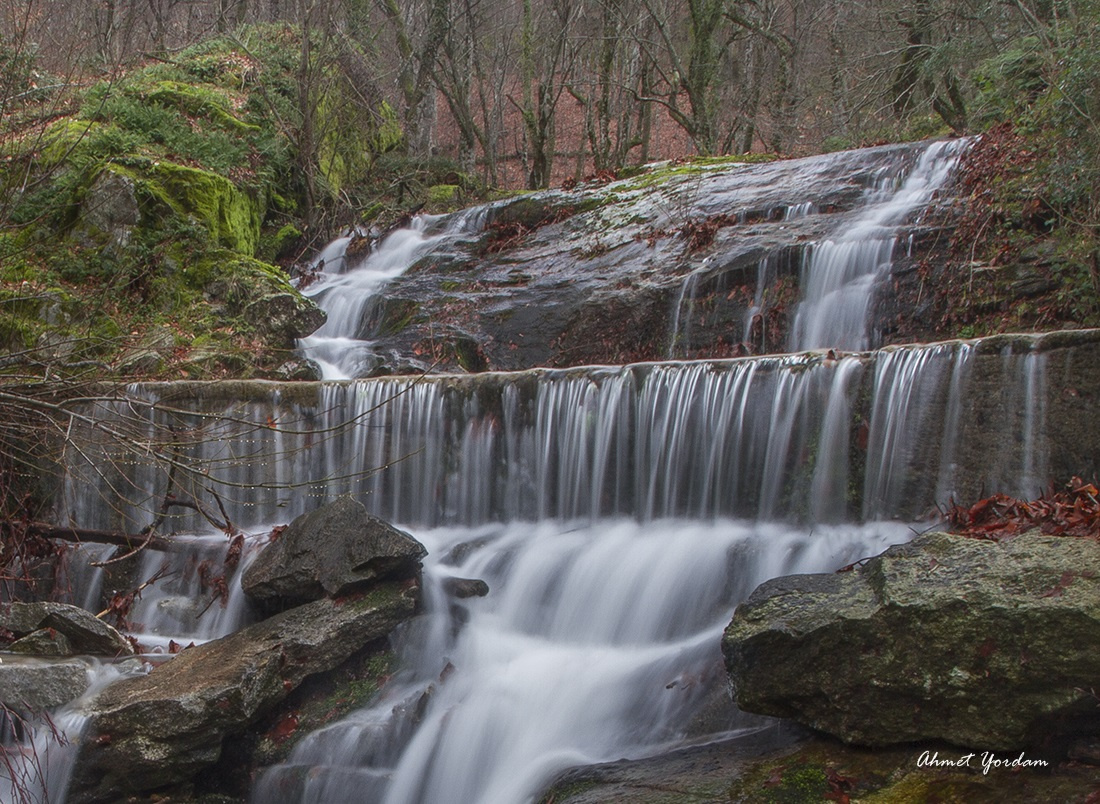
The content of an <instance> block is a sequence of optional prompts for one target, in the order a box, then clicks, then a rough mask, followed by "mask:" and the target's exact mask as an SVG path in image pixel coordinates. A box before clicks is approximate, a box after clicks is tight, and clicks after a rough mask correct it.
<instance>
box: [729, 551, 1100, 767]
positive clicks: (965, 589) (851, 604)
mask: <svg viewBox="0 0 1100 804" xmlns="http://www.w3.org/2000/svg"><path fill="white" fill-rule="evenodd" d="M1098 570H1100V544H1098V543H1097V542H1095V541H1093V540H1089V539H1074V538H1069V537H1061V538H1060V537H1044V536H1040V535H1038V534H1037V533H1032V534H1025V535H1023V536H1018V537H1016V538H1014V539H1011V540H1006V541H1003V542H992V541H980V540H975V539H969V538H964V537H962V536H956V535H950V534H945V533H933V534H929V535H925V536H922V537H920V538H918V539H916V540H914V541H913V542H910V543H909V544H905V545H900V546H895V547H892V548H890V549H889V550H887V551H886V552H885V553H883V554H882V555H880V556H878V557H875V558H873V559H871V560H870V561H868V562H867V563H866V564H864V565H863V566H862V567H857V568H855V569H853V570H851V571H848V572H838V573H835V574H826V575H796V576H788V577H783V578H777V579H774V580H771V581H768V582H766V583H764V584H762V585H761V586H760V587H759V588H758V589H757V590H756V591H755V592H754V593H753V594H752V596H751V597H750V598H749V600H748V601H746V602H745V603H744V604H742V605H741V606H739V607H738V608H737V611H736V612H735V614H734V617H733V621H732V622H731V623H730V625H729V627H728V628H727V630H726V632H725V636H724V638H723V641H722V650H723V653H724V654H725V659H726V667H727V670H728V671H729V675H730V680H731V682H732V686H733V690H734V694H735V698H736V701H737V703H738V705H739V706H740V707H742V708H743V709H745V710H747V711H750V712H758V713H761V714H767V715H775V716H778V717H786V718H794V719H795V720H798V721H800V722H802V723H804V724H806V725H808V726H811V727H813V728H815V729H819V730H821V731H824V732H827V733H829V734H833V735H835V736H837V737H839V738H841V739H842V740H844V741H845V742H848V743H854V744H862V745H869V746H883V745H891V744H897V743H905V742H911V741H917V740H926V739H934V740H944V741H946V742H948V743H952V744H954V745H958V746H963V747H968V748H973V749H975V750H987V751H999V750H1005V751H1008V750H1019V749H1023V748H1030V747H1035V746H1038V745H1044V744H1046V743H1048V742H1049V741H1050V740H1051V739H1053V738H1056V737H1059V736H1061V735H1070V734H1072V733H1074V732H1082V731H1083V732H1085V733H1092V734H1096V733H1100V709H1098V708H1097V705H1096V695H1095V693H1094V690H1095V689H1096V686H1097V681H1098V680H1100V572H1098Z"/></svg>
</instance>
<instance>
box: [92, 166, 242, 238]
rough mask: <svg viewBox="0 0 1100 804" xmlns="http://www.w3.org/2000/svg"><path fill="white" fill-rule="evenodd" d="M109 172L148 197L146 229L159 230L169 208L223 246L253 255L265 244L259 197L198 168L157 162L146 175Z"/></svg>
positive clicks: (120, 169)
mask: <svg viewBox="0 0 1100 804" xmlns="http://www.w3.org/2000/svg"><path fill="white" fill-rule="evenodd" d="M108 169H109V170H111V171H113V172H115V173H119V174H120V175H123V176H127V177H129V178H131V179H133V181H134V182H135V185H136V189H137V191H138V192H139V194H140V195H142V196H143V200H144V201H145V203H144V204H143V220H142V225H143V226H157V225H159V224H160V222H161V216H162V215H163V214H164V212H165V211H167V210H163V209H159V208H158V206H166V207H168V210H170V211H171V213H173V214H175V215H178V216H181V217H185V218H189V219H191V220H193V221H195V222H196V223H198V224H200V225H201V226H203V227H204V228H205V229H206V231H207V232H208V233H209V235H210V237H211V238H212V239H213V240H214V241H215V242H216V243H217V244H218V245H222V246H226V247H227V248H231V249H233V250H235V251H238V252H240V253H242V254H248V255H252V254H255V252H256V247H257V245H258V244H259V239H260V223H261V221H262V220H263V217H264V204H263V203H262V201H261V199H260V198H258V197H257V196H256V194H254V193H251V192H248V191H244V190H240V189H238V188H237V186H236V185H234V184H233V182H231V181H229V180H228V179H226V178H224V177H222V176H219V175H218V174H216V173H211V172H209V171H205V170H199V169H197V168H190V167H185V166H183V165H176V164H172V163H169V162H156V163H153V164H151V165H149V166H148V167H146V168H144V169H131V168H124V167H121V166H118V165H112V166H110V167H109V168H108Z"/></svg>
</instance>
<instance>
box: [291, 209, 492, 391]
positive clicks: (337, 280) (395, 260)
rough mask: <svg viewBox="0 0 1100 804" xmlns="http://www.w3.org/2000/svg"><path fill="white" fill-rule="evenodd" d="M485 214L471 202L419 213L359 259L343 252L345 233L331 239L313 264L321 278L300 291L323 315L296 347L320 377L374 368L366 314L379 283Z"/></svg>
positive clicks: (476, 226)
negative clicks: (463, 207) (460, 208)
mask: <svg viewBox="0 0 1100 804" xmlns="http://www.w3.org/2000/svg"><path fill="white" fill-rule="evenodd" d="M487 214H488V208H487V207H477V208H475V209H472V210H469V211H466V212H460V213H456V214H454V215H449V216H446V217H440V216H434V215H419V216H416V217H415V218H413V219H412V221H411V222H410V224H409V226H407V227H402V228H400V229H396V230H394V231H393V232H391V233H390V234H389V235H388V236H387V237H386V238H385V239H384V240H382V242H380V243H379V244H378V245H377V247H376V248H375V249H373V250H371V251H370V252H368V254H367V255H366V257H365V258H359V259H356V258H355V257H352V256H350V255H349V254H348V253H347V247H348V245H349V244H350V243H351V242H352V238H350V237H346V238H341V239H339V240H336V241H334V242H333V243H331V244H329V246H328V247H326V249H325V250H324V251H323V252H322V253H321V254H320V255H318V258H317V260H316V261H315V262H314V269H315V270H317V271H319V272H320V273H319V275H320V276H321V279H320V281H317V282H314V283H313V284H311V285H309V286H308V287H306V288H305V289H304V293H305V294H306V295H307V296H309V297H311V298H313V299H314V301H316V302H317V304H318V306H319V307H320V308H321V309H322V310H324V311H325V313H326V315H327V316H328V318H327V320H326V321H325V323H324V325H323V326H322V327H321V328H320V329H319V330H317V331H316V332H315V333H313V334H312V335H310V336H309V337H307V338H303V339H302V340H301V341H300V343H299V346H300V348H301V351H302V353H303V354H304V355H305V356H306V357H309V358H311V359H313V360H316V361H317V363H318V364H319V365H320V366H321V370H322V376H323V377H324V379H326V380H335V379H346V378H349V377H360V376H364V375H366V374H368V373H369V372H370V371H371V369H373V368H374V367H375V365H376V361H375V358H374V352H373V350H372V348H371V340H370V338H371V337H372V335H373V334H374V332H373V329H374V328H373V325H372V322H371V316H372V313H373V312H374V310H375V308H376V306H377V304H378V302H379V301H380V298H381V295H380V294H381V292H382V290H383V288H385V286H386V285H387V284H388V283H389V282H390V281H391V280H393V279H395V278H396V277H398V276H400V275H401V274H403V273H405V271H406V270H407V269H408V268H409V267H410V266H411V265H413V263H415V262H416V261H417V260H418V259H420V258H421V257H423V256H424V255H425V254H428V253H429V252H432V251H435V250H438V249H440V248H442V247H443V246H444V245H445V244H447V243H448V242H453V241H455V240H458V239H460V238H462V237H464V236H468V235H469V234H471V233H473V232H478V231H480V230H481V229H482V227H483V226H484V222H485V217H486V215H487Z"/></svg>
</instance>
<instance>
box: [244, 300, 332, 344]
mask: <svg viewBox="0 0 1100 804" xmlns="http://www.w3.org/2000/svg"><path fill="white" fill-rule="evenodd" d="M244 317H245V319H246V320H248V321H251V322H252V323H253V324H254V325H255V327H256V330H257V331H258V332H259V333H260V334H261V335H265V336H267V337H269V338H273V339H276V340H277V341H282V342H284V343H286V344H287V345H288V346H293V345H294V340H295V339H296V338H304V337H305V336H306V335H309V334H310V333H311V332H313V331H315V330H316V329H318V328H319V327H320V326H321V325H322V324H324V323H325V317H326V316H325V312H324V310H322V309H321V308H320V307H318V306H317V305H316V304H314V303H313V302H312V301H311V300H310V299H308V298H306V297H305V296H302V295H300V294H297V293H270V294H268V295H265V296H261V297H260V298H258V299H256V300H255V301H252V302H251V303H249V304H248V305H247V306H246V307H245V308H244Z"/></svg>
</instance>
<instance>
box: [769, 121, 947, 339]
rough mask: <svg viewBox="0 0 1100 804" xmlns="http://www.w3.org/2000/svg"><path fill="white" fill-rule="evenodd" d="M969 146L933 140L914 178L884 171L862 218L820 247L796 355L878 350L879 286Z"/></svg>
mask: <svg viewBox="0 0 1100 804" xmlns="http://www.w3.org/2000/svg"><path fill="white" fill-rule="evenodd" d="M968 146H969V141H968V140H965V139H961V140H945V141H942V142H934V143H932V144H930V145H928V146H927V147H926V148H925V150H924V152H923V153H922V154H921V155H920V158H919V159H918V161H917V164H916V165H915V166H914V167H913V168H912V170H911V171H909V172H908V174H907V175H904V174H903V175H898V174H897V173H896V170H895V169H893V168H892V166H887V167H884V168H883V170H882V175H881V176H880V177H879V178H878V179H877V180H876V182H875V184H874V187H873V189H872V190H871V192H870V193H869V195H868V197H867V198H866V199H865V202H864V205H863V207H862V211H861V212H860V213H859V215H858V216H857V217H856V220H855V221H854V222H853V223H851V224H849V225H848V226H846V227H844V229H843V230H842V231H841V232H839V233H837V234H836V235H835V236H833V237H832V238H830V239H828V240H826V241H825V242H823V243H818V244H816V245H815V246H814V248H813V250H812V253H811V255H810V258H809V259H808V260H807V262H806V266H805V272H804V275H803V280H802V287H803V299H802V302H801V304H800V305H799V308H798V313H797V314H796V316H795V321H794V326H793V327H792V331H791V342H790V348H791V350H792V351H797V350H800V349H845V350H860V349H867V348H868V347H869V346H871V340H870V333H869V332H868V327H867V319H868V311H869V309H870V305H871V300H872V297H873V294H874V290H875V283H876V281H877V280H879V279H880V278H881V277H883V276H885V275H886V274H888V273H889V270H890V264H891V262H892V260H893V257H894V249H895V247H896V244H897V239H898V227H899V226H900V225H901V224H903V223H905V222H906V220H907V219H908V218H909V217H910V216H912V215H914V214H915V213H918V212H920V211H922V210H924V209H925V208H926V207H927V206H928V205H929V204H930V203H931V202H932V200H933V198H934V197H935V194H936V192H937V191H938V190H940V189H941V188H942V187H943V186H944V185H945V183H946V182H947V180H948V178H949V177H950V175H951V173H952V171H953V170H954V169H955V166H956V165H957V164H958V161H959V158H960V157H961V156H962V154H963V152H964V151H965V150H966V148H967V147H968Z"/></svg>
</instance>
